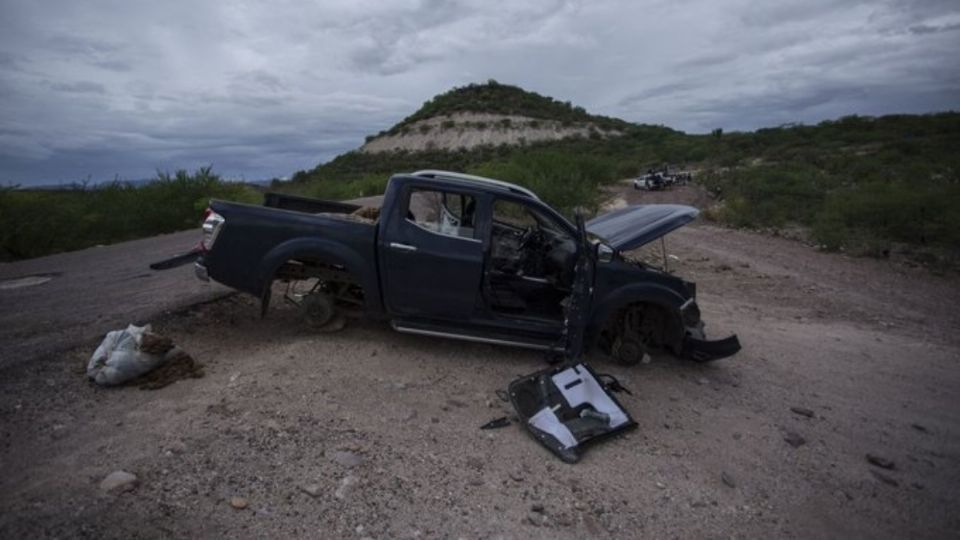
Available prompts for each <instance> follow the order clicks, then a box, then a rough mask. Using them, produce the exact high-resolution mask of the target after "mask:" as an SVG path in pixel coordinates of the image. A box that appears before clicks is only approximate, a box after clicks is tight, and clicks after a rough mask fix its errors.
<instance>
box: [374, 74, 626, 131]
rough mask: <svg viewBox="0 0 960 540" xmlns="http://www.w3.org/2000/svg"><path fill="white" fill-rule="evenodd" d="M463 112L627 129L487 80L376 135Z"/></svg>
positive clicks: (456, 91) (437, 99)
mask: <svg viewBox="0 0 960 540" xmlns="http://www.w3.org/2000/svg"><path fill="white" fill-rule="evenodd" d="M463 112H474V113H487V114H501V115H517V116H527V117H530V118H541V119H544V120H554V121H557V122H561V123H563V124H564V125H568V126H569V125H573V124H575V123H590V124H593V125H595V126H597V127H598V128H599V129H604V130H611V129H626V128H627V127H629V126H630V123H628V122H625V121H623V120H620V119H618V118H610V117H606V116H597V115H592V114H589V113H587V111H586V110H584V108H583V107H578V106H575V105H573V104H571V103H570V102H569V101H559V100H556V99H553V98H551V97H547V96H541V95H540V94H538V93H536V92H528V91H527V90H524V89H522V88H520V87H518V86H511V85H508V84H500V83H498V82H497V81H495V80H492V79H491V80H489V81H487V83H486V84H468V85H466V86H461V87H455V88H453V89H451V90H449V91H447V92H444V93H443V94H439V95H437V96H435V97H433V98H432V99H430V100H428V101H427V102H426V103H424V104H423V106H422V107H420V109H419V110H417V111H416V112H415V113H413V114H411V115H410V116H408V117H406V118H404V119H403V120H402V121H400V123H398V124H397V125H395V126H393V127H392V128H390V129H389V130H388V131H384V132H381V133H380V134H381V135H382V134H391V135H393V134H396V133H399V132H401V131H402V130H403V129H404V128H405V127H407V126H409V125H410V124H413V123H414V122H417V121H420V120H426V119H428V118H435V117H438V116H448V115H452V114H455V113H463Z"/></svg>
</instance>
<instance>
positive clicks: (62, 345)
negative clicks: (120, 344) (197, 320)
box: [0, 230, 228, 369]
mask: <svg viewBox="0 0 960 540" xmlns="http://www.w3.org/2000/svg"><path fill="white" fill-rule="evenodd" d="M198 240H199V232H198V230H192V231H184V232H180V233H175V234H167V235H163V236H156V237H153V238H145V239H142V240H134V241H132V242H124V243H121V244H115V245H111V246H102V247H95V248H90V249H84V250H80V251H74V252H70V253H60V254H57V255H50V256H48V257H41V258H37V259H30V260H27V261H19V262H14V263H0V342H2V343H3V349H2V350H0V369H2V368H5V367H9V366H10V365H12V364H16V363H20V362H30V361H32V360H33V359H34V358H36V357H38V356H44V355H47V356H49V355H50V354H52V353H56V352H58V351H63V350H64V349H66V348H68V347H71V346H75V345H76V344H77V343H78V342H79V341H81V340H89V339H92V338H94V337H97V336H102V335H103V334H104V333H105V332H107V331H109V330H113V329H115V328H117V327H120V326H126V325H127V324H129V323H131V322H137V321H149V320H150V319H152V318H154V317H156V316H158V315H160V314H162V313H163V312H164V311H167V310H171V309H175V308H178V307H182V306H184V305H189V304H192V303H197V302H203V301H205V300H210V299H212V298H216V297H218V296H222V295H223V294H225V293H226V292H227V291H228V289H226V288H225V287H219V286H214V287H210V286H208V285H206V284H203V283H201V282H200V281H198V280H196V279H193V267H192V265H188V266H184V267H181V268H177V269H174V270H170V271H167V272H153V271H151V270H150V269H149V268H148V267H147V266H148V265H149V263H152V262H154V261H158V260H162V259H166V258H169V257H172V256H174V255H176V254H179V253H183V252H185V251H187V250H189V249H190V248H192V247H193V246H194V245H196V243H197V241H198Z"/></svg>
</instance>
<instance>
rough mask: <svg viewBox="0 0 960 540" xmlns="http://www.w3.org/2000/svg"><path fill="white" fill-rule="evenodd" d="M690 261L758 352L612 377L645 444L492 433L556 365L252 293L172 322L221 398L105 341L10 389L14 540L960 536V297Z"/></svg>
mask: <svg viewBox="0 0 960 540" xmlns="http://www.w3.org/2000/svg"><path fill="white" fill-rule="evenodd" d="M621 196H622V197H623V198H624V199H625V200H626V201H627V202H629V203H637V202H644V201H646V200H650V198H651V197H654V196H655V197H657V198H659V199H663V198H664V197H672V198H673V200H681V201H683V200H685V199H684V198H685V197H688V196H696V194H693V195H691V194H689V193H688V194H685V193H684V192H683V191H677V192H673V195H664V194H649V193H642V192H633V191H632V190H629V189H625V190H623V192H622V193H621ZM666 245H667V251H668V261H669V263H670V265H671V270H673V271H675V272H677V273H679V274H681V275H684V276H685V277H687V278H688V279H692V280H695V281H697V282H698V289H699V291H700V294H699V301H700V304H701V308H702V310H703V312H704V318H705V319H706V320H707V321H708V327H707V330H708V332H709V333H711V334H712V335H714V336H721V335H724V334H727V333H729V332H736V333H738V334H739V335H740V338H741V341H742V342H743V344H744V350H743V351H742V352H741V353H740V354H738V355H737V356H736V357H734V358H730V359H726V360H721V361H719V362H715V363H712V364H709V365H696V364H691V363H686V362H681V361H677V360H674V359H671V358H669V357H654V359H653V361H652V362H651V363H649V364H645V365H640V366H638V367H635V368H624V367H620V366H616V365H613V364H611V363H610V362H608V361H607V360H606V359H604V358H602V357H599V356H596V355H594V356H591V357H590V360H591V361H592V363H593V364H594V365H595V367H597V368H598V369H599V370H601V371H607V372H610V373H613V374H614V375H616V376H617V377H618V378H619V379H620V381H621V382H622V383H623V384H624V385H625V386H627V387H628V388H629V389H631V390H632V391H633V395H632V396H627V395H622V396H621V398H620V399H621V402H622V403H623V404H624V406H625V407H626V408H627V409H628V410H629V411H630V412H631V413H632V414H633V416H634V417H635V418H636V420H637V422H638V423H639V427H638V429H636V430H635V431H632V432H630V433H628V434H626V435H623V436H621V437H619V438H616V439H613V440H610V441H607V442H604V443H601V444H599V445H597V446H595V447H593V448H591V449H590V450H589V451H588V452H587V454H586V456H585V457H584V459H583V460H582V461H581V462H580V463H579V464H576V465H567V464H564V463H562V462H560V461H559V460H557V459H556V458H555V457H553V456H552V455H551V454H550V453H549V452H547V451H546V450H545V449H543V448H541V447H540V446H539V445H538V444H536V443H535V442H534V441H533V440H532V439H531V438H530V437H529V436H528V435H527V434H526V433H525V432H524V431H523V430H522V429H521V428H520V427H519V426H517V425H515V424H514V425H511V426H508V427H506V428H503V429H499V430H493V431H481V430H480V429H478V428H479V426H480V425H482V424H483V423H485V422H487V421H489V420H491V419H494V418H497V417H499V416H503V415H509V414H510V412H511V411H510V410H509V408H508V407H507V406H506V404H504V403H502V402H501V401H500V400H499V399H498V398H497V396H496V394H495V392H496V390H498V389H503V388H505V387H506V385H507V384H508V383H509V382H510V381H511V380H513V379H514V378H516V377H518V376H520V375H523V374H526V373H530V372H532V371H535V370H538V369H540V368H541V367H543V365H544V364H543V361H544V359H543V357H542V356H541V355H540V354H538V353H536V352H531V351H525V350H515V349H507V348H501V347H496V346H490V345H480V344H469V343H463V342H456V341H448V340H443V339H436V338H426V337H415V336H408V335H401V334H397V333H395V332H393V331H391V330H390V329H389V327H388V326H387V324H385V323H382V322H374V321H357V322H354V323H352V324H350V325H349V326H348V327H347V328H346V329H344V330H343V331H341V332H337V333H329V334H324V333H317V332H316V331H311V330H309V329H308V328H307V327H306V326H305V325H303V324H301V323H300V321H299V319H298V314H297V312H296V311H295V310H294V309H293V308H291V307H290V306H285V305H283V304H282V303H281V302H276V303H275V306H276V307H275V308H274V309H273V311H272V312H271V313H270V316H269V317H268V318H267V319H265V320H260V319H259V316H258V307H257V304H256V302H255V301H254V300H253V299H250V298H248V297H246V296H242V295H230V296H227V297H225V298H220V299H217V300H213V301H210V302H207V303H202V304H197V305H193V306H190V307H187V308H185V309H182V310H179V311H173V312H170V313H168V314H167V315H165V316H162V317H157V318H156V319H155V320H153V321H151V322H153V324H154V329H155V330H156V331H158V332H160V333H162V334H164V335H167V336H169V337H171V338H172V339H173V340H174V342H175V343H176V344H177V345H179V346H181V347H183V348H184V349H185V350H186V351H188V352H189V353H190V354H191V355H192V356H193V358H195V359H197V360H198V361H199V362H201V363H202V364H203V371H204V373H205V376H204V377H202V378H197V379H193V378H190V379H184V380H179V381H177V382H175V383H174V384H172V385H169V386H166V387H164V388H161V389H159V390H141V389H140V388H139V387H137V386H127V387H122V388H110V389H105V388H99V387H96V386H94V385H92V384H90V383H89V382H87V381H86V380H85V378H84V375H83V371H84V367H85V362H86V359H87V357H88V355H89V354H90V353H91V352H92V351H93V349H94V348H95V346H96V344H97V340H88V341H85V342H83V343H78V344H76V347H75V348H73V349H71V350H69V351H67V352H58V353H49V354H44V355H42V356H41V357H38V358H35V359H33V360H32V361H30V362H18V363H14V364H11V365H10V366H8V367H5V368H4V369H3V370H2V372H0V426H2V427H0V463H2V464H3V470H4V474H3V475H2V476H0V488H2V489H0V536H2V537H9V538H16V537H30V538H44V537H96V538H130V537H147V538H153V537H171V536H172V537H208V536H214V535H217V536H221V535H222V536H230V537H290V536H299V537H343V538H461V537H463V538H585V537H595V538H604V537H618V538H623V537H639V536H645V537H869V538H875V537H911V538H938V537H951V536H957V535H958V534H960V514H958V513H957V511H956V508H957V506H956V501H957V500H958V499H960V406H958V405H960V403H958V396H960V365H958V364H960V338H958V337H957V335H956V331H957V330H958V329H960V315H958V312H957V310H956V305H957V302H958V300H960V287H958V285H960V280H958V279H957V278H956V276H937V275H933V274H931V273H929V272H928V271H926V270H924V269H923V268H912V267H909V266H906V265H901V264H897V263H891V262H889V261H879V260H871V259H854V258H848V257H844V256H842V255H836V254H826V253H820V252H817V251H815V250H813V249H812V248H810V247H808V246H805V245H803V244H801V243H799V242H795V241H790V240H785V239H782V238H772V237H768V236H761V235H758V234H753V233H749V232H742V231H732V230H727V229H723V228H718V227H714V226H709V225H694V226H689V227H687V228H685V229H682V230H680V231H678V232H676V233H674V234H672V235H671V236H670V237H669V239H668V241H667V244H666ZM37 286H43V285H37ZM158 294H160V293H158ZM15 339H16V336H12V337H10V340H11V343H6V342H5V343H4V347H5V348H6V347H7V346H8V345H11V346H12V345H15V343H12V341H13V340H15Z"/></svg>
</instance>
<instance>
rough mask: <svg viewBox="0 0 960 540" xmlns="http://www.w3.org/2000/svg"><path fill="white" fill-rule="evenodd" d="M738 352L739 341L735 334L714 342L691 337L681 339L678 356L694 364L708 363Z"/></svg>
mask: <svg viewBox="0 0 960 540" xmlns="http://www.w3.org/2000/svg"><path fill="white" fill-rule="evenodd" d="M738 352H740V339H739V338H738V337H737V336H736V334H734V335H732V336H730V337H728V338H724V339H715V340H706V339H699V338H696V337H693V336H689V335H688V336H687V337H685V338H683V347H682V348H681V349H680V356H681V357H682V358H687V359H690V360H693V361H694V362H709V361H711V360H719V359H721V358H726V357H728V356H733V355H735V354H737V353H738Z"/></svg>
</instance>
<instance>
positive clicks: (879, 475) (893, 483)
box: [870, 469, 900, 487]
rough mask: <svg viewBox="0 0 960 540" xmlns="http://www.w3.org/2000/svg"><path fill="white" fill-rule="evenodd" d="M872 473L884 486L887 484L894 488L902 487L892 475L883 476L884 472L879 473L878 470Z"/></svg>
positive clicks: (873, 470)
mask: <svg viewBox="0 0 960 540" xmlns="http://www.w3.org/2000/svg"><path fill="white" fill-rule="evenodd" d="M870 472H871V473H873V476H874V477H875V478H876V479H877V480H879V481H881V482H883V483H884V484H887V485H888V486H893V487H898V486H900V482H899V481H898V480H897V479H896V478H894V477H892V476H890V475H887V474H883V473H882V472H880V471H878V470H876V469H870Z"/></svg>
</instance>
